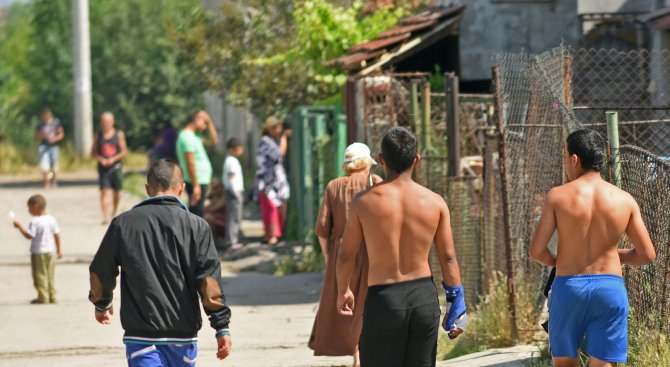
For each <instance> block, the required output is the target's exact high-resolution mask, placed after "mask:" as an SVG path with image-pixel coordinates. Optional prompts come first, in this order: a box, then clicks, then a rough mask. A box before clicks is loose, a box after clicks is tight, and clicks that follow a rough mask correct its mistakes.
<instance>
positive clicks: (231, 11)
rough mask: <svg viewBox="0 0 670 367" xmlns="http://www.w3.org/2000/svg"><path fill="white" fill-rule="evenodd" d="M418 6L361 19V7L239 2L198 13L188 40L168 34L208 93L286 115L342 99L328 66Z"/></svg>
mask: <svg viewBox="0 0 670 367" xmlns="http://www.w3.org/2000/svg"><path fill="white" fill-rule="evenodd" d="M415 2H416V1H407V2H404V1H396V4H395V5H391V6H388V7H383V8H380V9H377V10H376V11H375V12H374V13H372V14H369V15H362V10H363V7H364V6H365V3H364V2H362V1H328V0H277V1H272V2H269V1H263V0H245V1H242V0H238V1H229V2H226V3H225V4H224V6H223V7H222V8H221V11H220V13H210V12H206V11H200V12H198V14H197V16H195V17H194V18H193V19H192V24H191V26H190V29H191V30H192V33H183V32H182V33H179V32H173V34H172V35H173V37H174V39H175V40H176V41H177V42H178V43H179V44H180V45H181V48H182V52H183V54H184V55H187V56H189V57H190V59H191V61H192V63H193V64H194V65H195V66H197V67H198V69H199V70H200V74H201V77H202V78H203V80H205V81H206V83H207V85H208V86H209V87H210V88H213V89H217V90H222V91H225V93H226V98H227V99H228V100H229V101H231V102H233V103H241V104H250V105H251V107H252V109H253V110H254V111H255V112H256V113H257V114H258V115H259V116H265V115H268V114H271V113H277V112H279V113H280V114H282V113H287V112H288V111H290V110H291V109H293V108H294V107H296V106H298V105H304V104H313V103H317V102H318V101H320V100H323V99H325V98H329V97H332V96H333V95H337V94H339V93H340V90H341V86H342V85H343V84H344V82H345V81H346V75H345V73H344V72H343V71H341V70H334V69H331V68H328V67H326V66H325V63H326V62H327V61H328V60H331V59H334V58H337V57H338V56H341V55H342V54H344V53H345V52H346V51H347V50H348V49H349V48H350V47H351V46H353V45H355V44H357V43H360V42H364V41H367V40H370V39H372V38H374V37H375V36H376V35H377V34H378V33H379V32H381V31H383V30H385V29H386V28H388V27H390V26H392V25H393V24H395V23H396V22H397V20H398V19H399V18H400V17H401V16H403V15H404V14H406V13H407V12H408V10H410V9H411V8H412V6H411V5H412V4H413V3H415Z"/></svg>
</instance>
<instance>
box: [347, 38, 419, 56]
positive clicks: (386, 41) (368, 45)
mask: <svg viewBox="0 0 670 367" xmlns="http://www.w3.org/2000/svg"><path fill="white" fill-rule="evenodd" d="M410 36H411V34H410V33H405V34H401V35H399V36H397V37H389V38H382V39H377V40H374V41H370V42H365V43H360V44H358V45H356V46H354V47H352V48H351V49H350V50H349V52H358V51H376V50H379V49H382V48H384V47H386V46H389V45H393V44H396V43H399V42H402V41H404V40H406V39H408V38H409V37H410Z"/></svg>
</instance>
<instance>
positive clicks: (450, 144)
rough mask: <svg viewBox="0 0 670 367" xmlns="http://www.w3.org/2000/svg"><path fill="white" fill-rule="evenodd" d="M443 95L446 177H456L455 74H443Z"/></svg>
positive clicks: (456, 100)
mask: <svg viewBox="0 0 670 367" xmlns="http://www.w3.org/2000/svg"><path fill="white" fill-rule="evenodd" d="M444 79H445V83H444V86H445V88H444V89H445V93H446V97H447V98H446V100H447V106H446V107H447V109H446V112H447V158H448V163H447V175H448V176H449V177H456V176H458V166H459V163H460V160H461V149H460V137H459V136H458V134H459V122H460V121H459V116H458V112H459V111H458V77H457V76H456V73H445V74H444Z"/></svg>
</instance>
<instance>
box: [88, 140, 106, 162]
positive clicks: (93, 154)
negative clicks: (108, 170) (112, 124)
mask: <svg viewBox="0 0 670 367" xmlns="http://www.w3.org/2000/svg"><path fill="white" fill-rule="evenodd" d="M91 157H93V159H95V160H96V161H98V162H99V163H101V164H102V161H104V160H105V158H104V157H103V156H101V155H100V154H98V134H95V135H94V136H93V145H92V146H91Z"/></svg>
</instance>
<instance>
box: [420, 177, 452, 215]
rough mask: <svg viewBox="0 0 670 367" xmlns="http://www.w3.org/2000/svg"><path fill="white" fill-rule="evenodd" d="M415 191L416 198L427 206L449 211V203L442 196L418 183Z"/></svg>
mask: <svg viewBox="0 0 670 367" xmlns="http://www.w3.org/2000/svg"><path fill="white" fill-rule="evenodd" d="M415 190H416V191H415V193H416V196H417V197H416V198H417V199H418V200H423V201H424V203H425V204H430V205H434V206H435V207H436V208H440V210H445V209H447V210H448V208H447V202H446V201H445V200H444V197H442V195H440V194H438V193H436V192H434V191H432V190H430V189H428V188H426V187H424V186H422V185H419V184H418V183H417V184H416V185H415Z"/></svg>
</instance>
